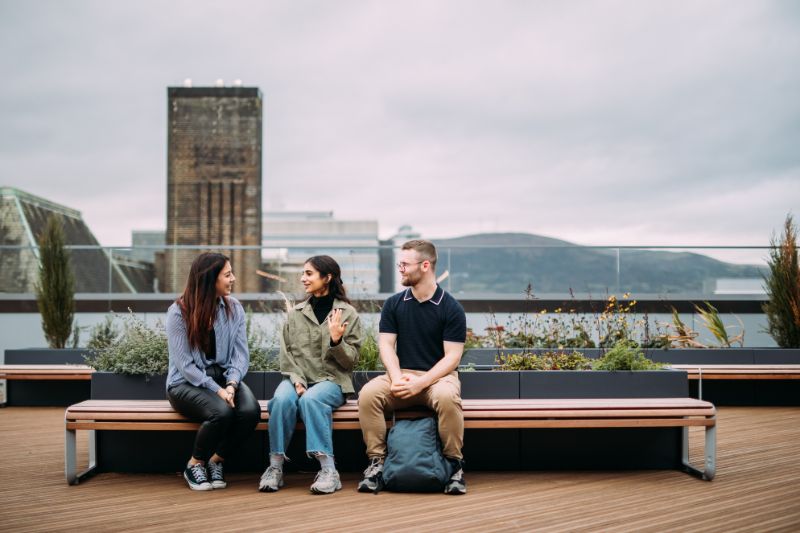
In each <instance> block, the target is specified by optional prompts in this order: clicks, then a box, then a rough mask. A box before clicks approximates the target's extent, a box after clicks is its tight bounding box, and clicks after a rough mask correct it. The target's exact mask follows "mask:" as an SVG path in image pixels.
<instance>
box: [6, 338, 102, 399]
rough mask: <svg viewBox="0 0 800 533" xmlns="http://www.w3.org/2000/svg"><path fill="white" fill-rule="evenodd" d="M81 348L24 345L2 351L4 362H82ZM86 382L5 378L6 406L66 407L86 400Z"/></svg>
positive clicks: (71, 363) (82, 350)
mask: <svg viewBox="0 0 800 533" xmlns="http://www.w3.org/2000/svg"><path fill="white" fill-rule="evenodd" d="M85 353H88V351H87V350H86V349H85V348H64V349H56V348H25V349H18V350H6V351H5V364H7V365H62V364H68V365H82V364H85V360H84V358H83V354H85ZM90 389H91V386H90V384H89V382H88V381H80V380H77V381H72V380H70V381H57V380H41V381H23V380H19V381H18V380H7V381H6V405H7V406H9V407H14V406H16V407H22V406H28V407H66V406H68V405H72V404H74V403H78V402H82V401H83V400H88V399H89V395H90Z"/></svg>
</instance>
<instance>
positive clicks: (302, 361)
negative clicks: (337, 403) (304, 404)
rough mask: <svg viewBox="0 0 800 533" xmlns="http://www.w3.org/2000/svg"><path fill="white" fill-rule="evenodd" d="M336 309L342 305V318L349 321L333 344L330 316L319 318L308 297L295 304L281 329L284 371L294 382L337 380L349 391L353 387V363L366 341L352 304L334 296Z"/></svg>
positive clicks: (281, 361) (306, 383)
mask: <svg viewBox="0 0 800 533" xmlns="http://www.w3.org/2000/svg"><path fill="white" fill-rule="evenodd" d="M333 309H342V310H343V311H342V322H347V327H346V328H345V331H344V335H343V336H342V339H341V341H339V344H337V345H336V346H331V335H330V331H329V330H328V319H327V318H326V319H325V320H324V321H323V322H322V324H320V323H319V322H317V317H316V316H314V309H313V308H312V307H311V304H310V303H309V302H308V300H306V301H305V302H302V303H299V304H297V305H295V306H294V309H292V310H291V311H289V316H288V317H287V319H286V323H285V324H284V325H283V330H282V331H281V353H280V364H281V373H282V374H283V375H284V376H287V377H288V378H289V379H290V380H291V381H292V383H302V384H303V385H304V386H306V387H308V384H309V383H318V382H320V381H326V380H327V381H333V382H334V383H337V384H338V385H339V386H340V387H341V388H342V392H343V393H345V394H348V393H352V392H355V390H354V389H353V367H354V366H355V364H356V361H357V360H358V352H359V349H360V347H361V342H362V332H361V320H360V319H359V317H358V313H357V312H356V310H355V309H354V308H353V306H352V305H350V304H348V303H345V302H343V301H341V300H337V299H334V300H333Z"/></svg>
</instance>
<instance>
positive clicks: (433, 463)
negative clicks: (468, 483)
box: [376, 417, 453, 492]
mask: <svg viewBox="0 0 800 533" xmlns="http://www.w3.org/2000/svg"><path fill="white" fill-rule="evenodd" d="M386 446H387V448H388V450H387V455H386V459H385V461H384V463H383V474H382V482H381V483H380V484H379V486H378V490H380V489H381V488H385V489H386V490H391V491H394V492H441V491H442V490H444V487H445V485H447V482H448V481H449V480H450V476H452V475H453V466H452V465H451V464H450V462H448V461H447V459H445V458H444V455H442V444H441V442H440V441H439V431H438V428H437V424H436V418H432V417H426V418H418V419H416V420H399V421H397V423H395V424H394V426H392V429H390V430H389V435H388V437H387V439H386ZM376 492H377V491H376Z"/></svg>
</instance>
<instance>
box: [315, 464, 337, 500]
mask: <svg viewBox="0 0 800 533" xmlns="http://www.w3.org/2000/svg"><path fill="white" fill-rule="evenodd" d="M341 489H342V480H341V479H340V478H339V472H337V471H336V469H335V468H323V469H322V470H320V471H319V472H317V477H316V478H314V483H313V484H312V485H311V492H313V493H314V494H332V493H334V492H336V491H337V490H341Z"/></svg>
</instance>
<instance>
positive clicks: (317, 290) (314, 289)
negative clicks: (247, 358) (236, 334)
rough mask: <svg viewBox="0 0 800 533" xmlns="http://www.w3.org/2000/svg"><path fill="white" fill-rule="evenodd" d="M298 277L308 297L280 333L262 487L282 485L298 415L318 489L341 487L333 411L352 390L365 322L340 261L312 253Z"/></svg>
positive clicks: (320, 491) (324, 491)
mask: <svg viewBox="0 0 800 533" xmlns="http://www.w3.org/2000/svg"><path fill="white" fill-rule="evenodd" d="M300 281H301V282H302V283H303V286H304V287H305V292H306V294H308V295H309V298H308V299H306V300H305V301H304V302H302V303H300V304H298V305H296V306H295V307H294V309H292V310H291V311H290V312H289V314H288V316H287V319H286V323H285V324H284V325H283V330H282V332H281V351H280V365H281V373H283V375H284V378H283V381H281V383H280V385H278V388H277V389H276V390H275V394H274V396H273V398H272V400H270V402H269V447H270V454H269V467H268V468H267V470H266V471H265V472H264V474H263V475H262V476H261V481H260V482H259V485H258V489H259V490H260V491H262V492H275V491H277V490H278V489H279V488H280V487H282V486H283V463H284V460H285V459H286V448H287V447H288V445H289V441H290V440H291V438H292V433H293V432H294V428H295V425H296V424H297V420H298V416H299V418H300V419H301V420H302V421H303V424H304V425H305V428H306V454H307V455H308V456H309V457H315V458H316V459H317V460H318V461H319V463H320V471H319V473H318V474H317V477H316V478H315V479H314V483H313V484H312V485H311V492H312V493H314V494H330V493H333V492H335V491H337V490H339V489H341V488H342V483H341V480H340V478H339V473H338V472H337V471H336V466H335V463H334V459H333V416H332V413H333V410H334V409H336V408H337V407H339V406H340V405H342V404H343V403H344V401H345V394H349V393H352V392H354V389H353V367H354V366H355V362H356V360H357V359H358V351H359V347H360V346H361V322H360V320H359V318H358V313H357V312H356V310H355V309H354V308H353V306H352V305H350V300H349V299H348V298H347V293H346V291H345V288H344V285H343V283H342V272H341V269H340V268H339V264H338V263H337V262H336V261H335V260H334V259H333V258H331V257H329V256H327V255H316V256H314V257H310V258H309V259H308V260H307V261H306V262H305V265H304V266H303V274H302V276H301V278H300Z"/></svg>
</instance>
